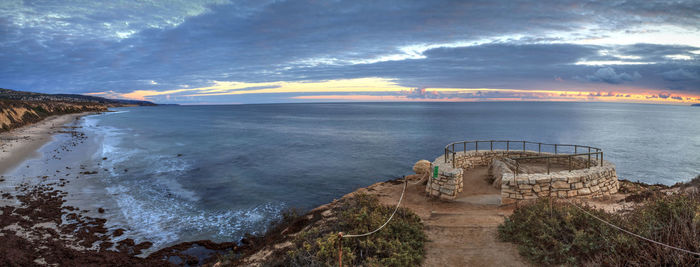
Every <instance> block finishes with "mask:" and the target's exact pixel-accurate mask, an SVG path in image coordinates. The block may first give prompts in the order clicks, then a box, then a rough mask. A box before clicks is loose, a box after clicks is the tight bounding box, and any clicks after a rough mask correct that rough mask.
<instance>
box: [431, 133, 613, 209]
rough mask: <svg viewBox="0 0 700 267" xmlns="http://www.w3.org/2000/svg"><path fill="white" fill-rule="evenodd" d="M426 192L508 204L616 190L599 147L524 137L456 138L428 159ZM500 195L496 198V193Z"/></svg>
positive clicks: (451, 197) (448, 197)
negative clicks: (463, 139)
mask: <svg viewBox="0 0 700 267" xmlns="http://www.w3.org/2000/svg"><path fill="white" fill-rule="evenodd" d="M428 177H429V178H428V179H427V184H426V188H425V190H426V193H427V194H428V195H429V196H431V197H434V198H439V199H441V200H448V201H455V200H459V199H464V198H470V197H472V198H473V197H474V196H476V195H482V196H481V197H479V198H476V199H479V200H478V201H482V202H483V201H486V202H490V203H492V204H495V203H493V202H497V201H498V202H500V204H510V203H514V202H516V201H519V200H529V199H536V198H538V197H558V198H591V197H601V196H608V195H610V194H614V193H616V192H617V190H618V188H619V183H618V180H617V174H616V172H615V165H614V164H613V163H611V162H609V161H605V160H604V159H603V151H602V150H601V149H600V148H596V147H590V146H585V145H570V144H546V143H539V142H530V141H512V140H485V141H481V140H478V141H460V142H454V143H450V144H448V145H447V146H445V150H444V153H443V155H441V156H440V157H438V158H436V159H435V160H434V161H433V162H432V163H431V168H430V173H429V176H428ZM499 195H500V199H499V197H498V196H499Z"/></svg>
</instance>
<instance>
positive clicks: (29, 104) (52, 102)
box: [0, 88, 156, 132]
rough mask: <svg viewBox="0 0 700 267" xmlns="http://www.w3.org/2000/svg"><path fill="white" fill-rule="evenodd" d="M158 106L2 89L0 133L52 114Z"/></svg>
mask: <svg viewBox="0 0 700 267" xmlns="http://www.w3.org/2000/svg"><path fill="white" fill-rule="evenodd" d="M155 105H156V104H154V103H152V102H148V101H138V100H125V99H107V98H103V97H97V96H85V95H73V94H42V93H33V92H23V91H15V90H10V89H2V88H0V132H4V131H9V130H10V129H14V128H17V127H21V126H24V125H27V124H30V123H35V122H38V121H41V120H43V119H44V118H46V117H48V116H52V115H61V114H68V113H79V112H90V111H92V112H102V111H107V108H109V107H121V106H155Z"/></svg>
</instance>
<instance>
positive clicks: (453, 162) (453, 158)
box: [452, 152, 457, 168]
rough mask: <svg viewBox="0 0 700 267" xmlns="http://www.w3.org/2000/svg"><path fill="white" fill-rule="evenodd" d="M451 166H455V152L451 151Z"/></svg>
mask: <svg viewBox="0 0 700 267" xmlns="http://www.w3.org/2000/svg"><path fill="white" fill-rule="evenodd" d="M452 168H457V167H456V166H455V152H452Z"/></svg>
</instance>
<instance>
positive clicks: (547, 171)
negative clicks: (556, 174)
mask: <svg viewBox="0 0 700 267" xmlns="http://www.w3.org/2000/svg"><path fill="white" fill-rule="evenodd" d="M547 174H549V158H547Z"/></svg>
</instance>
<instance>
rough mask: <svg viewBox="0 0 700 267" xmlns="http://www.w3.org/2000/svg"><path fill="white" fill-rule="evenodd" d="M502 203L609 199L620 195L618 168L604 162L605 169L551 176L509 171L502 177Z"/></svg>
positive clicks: (561, 172)
mask: <svg viewBox="0 0 700 267" xmlns="http://www.w3.org/2000/svg"><path fill="white" fill-rule="evenodd" d="M502 177H503V178H502V182H501V203H502V204H509V203H514V202H516V201H518V200H528V199H536V198H538V197H547V196H549V197H559V198H590V197H601V196H609V195H611V194H614V193H616V192H617V190H618V189H619V188H620V184H619V182H618V180H617V173H616V172H615V165H614V164H612V163H610V162H608V161H604V163H603V165H602V166H595V167H591V168H586V169H579V170H573V171H568V170H566V171H560V172H553V173H550V174H546V173H534V174H518V175H517V176H515V175H514V173H513V172H511V171H509V170H507V171H506V173H503V175H502Z"/></svg>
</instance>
